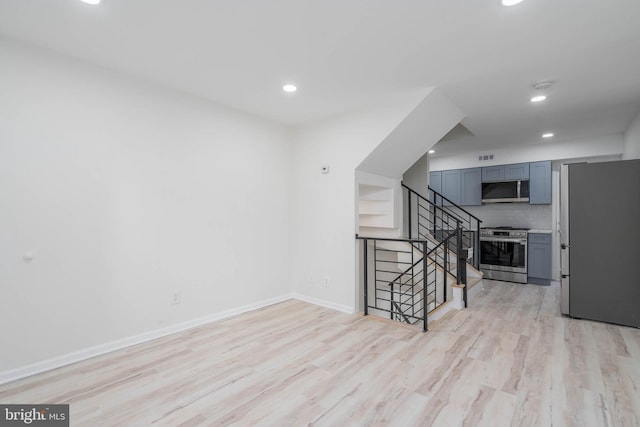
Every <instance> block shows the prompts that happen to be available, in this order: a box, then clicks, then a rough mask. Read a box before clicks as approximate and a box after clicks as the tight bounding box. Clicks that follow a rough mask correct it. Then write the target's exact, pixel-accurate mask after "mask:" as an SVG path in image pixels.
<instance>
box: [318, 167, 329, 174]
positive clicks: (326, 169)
mask: <svg viewBox="0 0 640 427" xmlns="http://www.w3.org/2000/svg"><path fill="white" fill-rule="evenodd" d="M320 172H322V173H324V174H327V173H329V166H323V167H322V169H320Z"/></svg>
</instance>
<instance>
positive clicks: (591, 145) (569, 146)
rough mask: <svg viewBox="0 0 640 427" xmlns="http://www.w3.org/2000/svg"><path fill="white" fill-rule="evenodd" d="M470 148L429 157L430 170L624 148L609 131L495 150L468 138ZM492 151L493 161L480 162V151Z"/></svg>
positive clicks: (619, 138)
mask: <svg viewBox="0 0 640 427" xmlns="http://www.w3.org/2000/svg"><path fill="white" fill-rule="evenodd" d="M468 146H469V147H470V148H469V149H466V150H464V152H461V153H456V154H452V155H446V156H439V155H434V156H433V157H431V159H430V161H431V163H430V169H431V170H432V171H439V170H447V169H464V168H476V167H480V166H494V165H505V164H509V163H520V162H536V161H542V160H564V159H575V158H578V157H590V158H593V157H600V156H616V155H617V156H620V155H622V151H623V135H622V134H609V135H600V136H590V137H585V138H581V139H577V140H569V141H559V142H548V143H547V142H542V141H540V142H538V143H535V144H530V145H514V146H511V147H505V148H498V149H495V150H482V151H477V150H473V149H472V148H471V147H473V141H472V139H470V140H469V144H468ZM488 153H492V154H494V158H493V160H488V161H482V162H481V161H479V160H478V156H479V155H480V154H488Z"/></svg>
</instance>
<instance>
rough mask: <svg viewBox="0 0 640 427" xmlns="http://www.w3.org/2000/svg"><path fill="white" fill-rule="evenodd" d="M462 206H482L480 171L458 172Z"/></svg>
mask: <svg viewBox="0 0 640 427" xmlns="http://www.w3.org/2000/svg"><path fill="white" fill-rule="evenodd" d="M460 181H461V186H460V187H461V194H460V204H461V205H462V206H480V205H481V204H482V169H481V168H472V169H462V170H460Z"/></svg>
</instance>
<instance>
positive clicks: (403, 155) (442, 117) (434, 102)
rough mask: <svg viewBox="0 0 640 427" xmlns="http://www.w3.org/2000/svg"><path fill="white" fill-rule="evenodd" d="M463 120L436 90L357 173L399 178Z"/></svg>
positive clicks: (446, 99)
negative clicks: (362, 172) (360, 171)
mask: <svg viewBox="0 0 640 427" xmlns="http://www.w3.org/2000/svg"><path fill="white" fill-rule="evenodd" d="M463 118H464V114H463V113H462V111H460V109H458V107H457V106H456V105H454V104H453V103H452V102H451V101H450V100H449V98H447V97H446V96H445V95H444V94H442V93H441V92H440V91H439V90H437V89H433V88H432V89H430V90H428V91H427V92H426V96H424V98H423V99H422V100H421V101H420V103H419V104H418V105H417V106H416V107H415V108H414V109H413V110H412V111H411V112H410V113H409V114H407V116H406V117H405V118H404V119H403V120H402V122H401V123H399V125H398V126H397V127H396V128H394V129H393V131H392V132H391V133H390V134H389V135H388V136H387V137H385V138H384V140H383V141H380V144H379V145H378V146H376V147H375V149H374V150H373V151H372V152H371V153H370V154H369V155H368V156H367V157H366V158H365V159H364V161H363V162H362V163H361V164H360V165H359V166H358V170H362V171H365V172H370V173H375V174H378V175H383V176H388V177H392V178H400V177H401V176H402V174H403V173H405V171H406V170H407V169H409V168H410V167H411V165H413V164H414V163H415V162H416V160H417V159H419V158H420V157H422V156H423V155H424V154H425V153H426V152H427V151H428V150H429V149H430V148H431V147H433V146H434V145H435V144H436V143H437V142H438V141H439V140H440V139H441V138H442V137H443V136H445V135H446V134H447V133H449V131H451V129H453V128H454V127H456V125H458V123H460V121H461V120H462V119H463Z"/></svg>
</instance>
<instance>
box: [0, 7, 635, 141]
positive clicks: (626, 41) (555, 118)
mask: <svg viewBox="0 0 640 427" xmlns="http://www.w3.org/2000/svg"><path fill="white" fill-rule="evenodd" d="M0 34H2V35H5V36H8V37H10V38H14V39H18V40H23V41H27V42H30V43H33V44H36V45H39V46H43V47H46V48H50V49H53V50H56V51H59V52H63V53H66V54H69V55H72V56H75V57H79V58H83V59H86V60H88V61H90V62H93V63H96V64H100V65H103V66H105V67H109V68H112V69H116V70H120V71H123V72H126V73H130V74H133V75H136V76H139V77H142V78H145V79H150V80H153V81H155V82H158V83H161V84H164V85H168V86H171V87H174V88H178V89H181V90H184V91H187V92H190V93H193V94H196V95H198V96H202V97H206V98H209V99H211V100H215V101H217V102H220V103H223V104H226V105H229V106H232V107H235V108H238V109H241V110H245V111H247V112H250V113H253V114H257V115H260V116H263V117H266V118H270V119H273V120H276V121H279V122H282V123H285V124H292V125H299V124H303V123H306V122H309V121H313V120H317V119H321V118H324V117H328V116H333V115H337V114H341V113H344V112H348V111H352V110H356V109H362V108H367V107H368V106H369V105H372V104H376V105H380V104H381V103H384V102H385V101H386V100H389V99H394V98H395V97H398V96H405V95H407V94H411V93H414V92H416V91H424V90H425V88H428V87H432V86H436V87H439V88H440V89H441V91H442V92H443V93H444V94H445V95H446V96H448V97H449V98H450V99H451V100H452V101H453V102H454V103H455V104H456V105H457V106H458V107H459V108H460V109H461V110H462V111H463V112H464V113H465V115H466V119H465V120H464V121H463V124H464V125H465V126H466V127H467V128H468V129H469V130H470V131H471V132H473V133H474V134H475V135H476V136H477V138H474V139H475V140H477V141H476V143H477V144H479V146H482V145H485V146H487V147H495V146H498V145H500V144H518V143H528V142H531V141H534V140H539V136H540V134H541V133H542V132H543V131H547V130H552V131H554V132H555V133H556V135H557V139H572V138H579V137H581V136H585V135H594V134H605V133H611V132H623V131H624V130H625V129H626V127H627V126H628V125H629V123H630V122H631V120H632V118H633V117H634V116H635V114H636V113H637V112H638V111H639V110H640V1H639V0H525V1H524V2H523V3H521V4H520V5H518V6H513V7H508V8H507V7H503V6H500V4H499V0H430V1H425V0H393V1H391V0H321V1H311V0H226V1H223V0H180V1H178V0H103V3H102V4H101V5H99V6H88V5H85V4H83V3H81V2H80V1H79V0H0ZM543 79H551V80H553V81H554V82H555V84H554V85H553V87H552V88H551V89H550V90H548V91H547V92H546V93H547V94H548V95H549V99H548V100H547V101H546V102H545V103H543V104H539V105H534V104H530V103H529V102H528V98H529V97H530V96H532V94H533V93H534V92H535V91H534V90H533V88H532V87H531V85H532V84H533V83H534V82H536V81H539V80H543ZM285 82H294V83H295V84H297V85H298V88H299V91H298V93H296V94H294V95H288V94H284V93H283V92H282V90H281V87H282V85H283V84H284V83H285Z"/></svg>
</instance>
